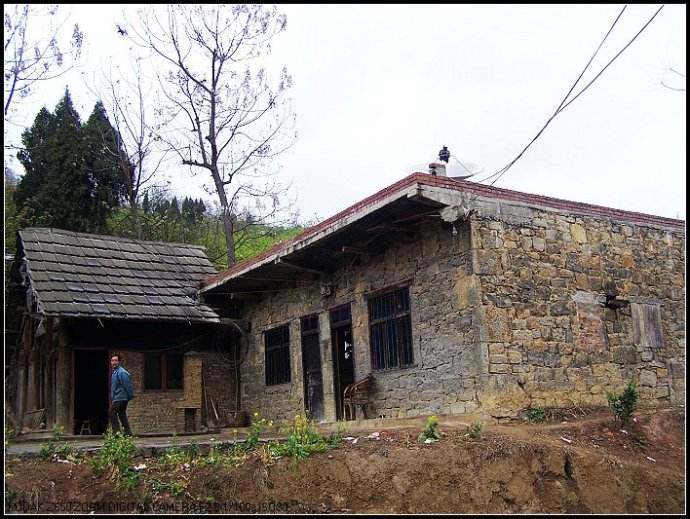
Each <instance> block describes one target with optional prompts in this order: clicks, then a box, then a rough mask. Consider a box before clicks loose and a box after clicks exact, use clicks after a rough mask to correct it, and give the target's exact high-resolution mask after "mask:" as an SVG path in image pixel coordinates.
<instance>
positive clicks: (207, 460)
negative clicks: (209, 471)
mask: <svg viewBox="0 0 690 519" xmlns="http://www.w3.org/2000/svg"><path fill="white" fill-rule="evenodd" d="M245 456H246V453H245V452H243V449H242V447H238V446H237V445H232V446H231V447H230V448H226V447H224V446H223V445H216V442H215V440H214V439H213V438H211V446H210V448H209V450H208V454H206V455H205V456H201V457H199V458H198V462H199V464H200V465H202V466H211V467H217V466H230V467H237V466H238V465H240V464H241V463H242V460H243V459H244V457H245Z"/></svg>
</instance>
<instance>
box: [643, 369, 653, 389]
mask: <svg viewBox="0 0 690 519" xmlns="http://www.w3.org/2000/svg"><path fill="white" fill-rule="evenodd" d="M640 385H641V386H647V387H656V372H654V371H652V370H649V369H643V370H642V371H641V372H640Z"/></svg>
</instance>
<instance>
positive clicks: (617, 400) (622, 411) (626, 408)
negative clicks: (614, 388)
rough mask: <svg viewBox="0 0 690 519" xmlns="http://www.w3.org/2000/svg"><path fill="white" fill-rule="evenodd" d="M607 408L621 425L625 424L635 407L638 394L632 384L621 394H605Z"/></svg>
mask: <svg viewBox="0 0 690 519" xmlns="http://www.w3.org/2000/svg"><path fill="white" fill-rule="evenodd" d="M606 396H607V398H608V401H609V407H610V408H611V411H612V412H613V414H614V415H615V416H616V418H618V419H619V420H620V421H621V423H622V424H623V425H625V424H627V423H628V421H630V418H631V417H632V414H633V412H634V411H635V408H636V407H637V399H638V398H639V393H638V391H637V386H636V385H635V383H634V382H632V381H630V382H629V383H628V385H627V387H626V388H625V390H624V391H623V394H621V395H617V394H615V393H607V395H606Z"/></svg>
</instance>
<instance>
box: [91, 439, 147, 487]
mask: <svg viewBox="0 0 690 519" xmlns="http://www.w3.org/2000/svg"><path fill="white" fill-rule="evenodd" d="M103 437H104V441H103V447H102V448H101V449H100V450H99V451H98V453H97V454H96V455H95V456H94V457H93V458H92V459H91V467H92V468H93V470H94V471H95V472H97V473H99V474H104V473H107V474H108V476H109V478H110V479H111V480H112V481H114V482H115V483H116V485H117V486H125V487H126V488H127V489H128V490H131V489H133V488H134V487H136V486H138V485H139V482H140V480H141V477H140V476H141V475H140V474H139V473H138V472H136V471H135V470H134V469H133V468H132V463H133V461H134V453H135V452H136V447H135V445H134V438H132V437H131V436H128V435H124V434H122V432H117V433H113V432H112V431H111V430H110V429H108V431H107V432H106V433H105V435H104V436H103Z"/></svg>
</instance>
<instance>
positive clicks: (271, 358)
mask: <svg viewBox="0 0 690 519" xmlns="http://www.w3.org/2000/svg"><path fill="white" fill-rule="evenodd" d="M264 341H265V345H266V359H265V360H266V362H265V364H264V366H265V367H266V385H267V386H273V385H275V384H284V383H286V382H290V327H289V325H287V324H286V325H284V326H279V327H278V328H273V329H272V330H267V331H266V332H264Z"/></svg>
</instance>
